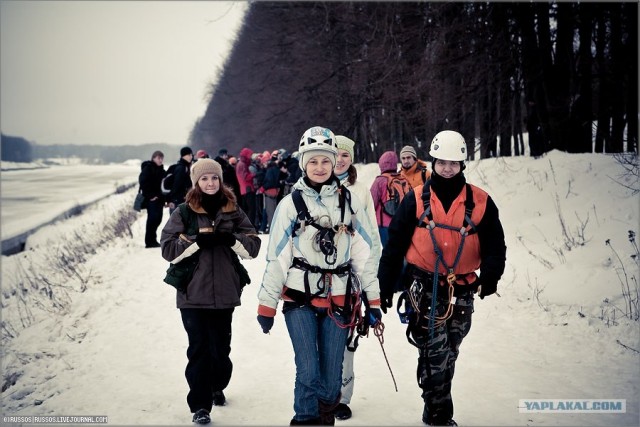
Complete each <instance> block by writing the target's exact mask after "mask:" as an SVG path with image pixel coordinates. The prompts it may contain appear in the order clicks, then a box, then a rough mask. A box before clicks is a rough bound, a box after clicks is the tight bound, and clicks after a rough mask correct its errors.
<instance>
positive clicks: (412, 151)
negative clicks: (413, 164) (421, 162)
mask: <svg viewBox="0 0 640 427" xmlns="http://www.w3.org/2000/svg"><path fill="white" fill-rule="evenodd" d="M405 153H406V154H411V155H412V156H413V157H415V158H416V159H417V158H418V154H417V153H416V149H415V148H413V147H412V146H410V145H405V146H404V147H402V150H400V157H402V155H403V154H405Z"/></svg>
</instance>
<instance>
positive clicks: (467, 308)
mask: <svg viewBox="0 0 640 427" xmlns="http://www.w3.org/2000/svg"><path fill="white" fill-rule="evenodd" d="M447 304H448V303H447V302H446V301H442V300H440V301H438V305H437V308H436V312H437V314H438V315H442V314H444V311H445V310H446V305H447ZM472 313H473V294H468V295H465V296H464V297H460V298H458V300H457V302H456V305H454V307H453V314H452V315H451V317H450V318H449V319H448V320H447V321H446V322H445V323H443V324H442V325H440V326H437V327H436V328H435V330H434V331H433V337H431V334H430V331H429V330H425V332H424V333H425V334H426V339H427V342H426V345H425V346H423V347H422V348H420V349H419V356H418V372H417V373H418V385H419V386H420V388H422V398H423V399H424V405H425V410H424V414H423V415H424V416H423V418H426V419H427V420H428V422H430V423H432V424H433V425H446V422H447V421H448V420H450V419H452V418H453V401H452V399H451V381H452V380H453V374H454V372H455V365H456V360H457V359H458V354H459V348H460V344H461V343H462V340H463V339H464V337H465V336H467V334H468V333H469V330H470V329H471V314H472Z"/></svg>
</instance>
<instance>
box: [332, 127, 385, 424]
mask: <svg viewBox="0 0 640 427" xmlns="http://www.w3.org/2000/svg"><path fill="white" fill-rule="evenodd" d="M336 140H337V142H338V157H337V161H336V167H335V169H334V170H333V173H334V174H335V175H336V176H337V177H338V179H339V180H340V183H341V184H342V185H344V186H345V187H348V188H349V191H350V192H351V197H357V198H358V199H359V200H360V202H361V204H362V205H363V206H364V211H365V214H366V215H368V216H369V219H370V221H371V223H372V224H376V209H375V207H374V206H373V198H372V197H371V191H370V190H369V187H368V186H367V185H366V184H364V183H362V182H361V181H358V172H357V171H356V168H355V166H353V159H354V157H355V156H354V154H355V152H354V146H355V142H354V141H353V140H352V139H350V138H347V137H346V136H343V135H336ZM374 230H375V232H374V233H372V234H373V238H374V239H373V240H374V243H375V249H374V252H375V253H376V254H378V258H379V255H380V252H381V251H382V248H381V244H380V235H379V233H378V230H377V229H374ZM376 268H377V263H376ZM353 332H354V331H353V330H351V334H350V336H349V338H348V339H347V346H346V347H345V350H344V361H343V362H342V389H341V390H340V396H341V397H340V403H339V404H338V406H337V407H336V410H335V412H334V415H335V417H336V418H337V419H339V420H348V419H349V418H351V415H352V413H351V408H349V403H351V396H352V395H353V387H354V381H355V376H354V374H353V358H354V356H355V351H356V348H357V345H358V344H357V342H358V341H357V335H355V334H354V333H353Z"/></svg>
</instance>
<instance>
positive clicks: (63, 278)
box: [2, 151, 640, 426]
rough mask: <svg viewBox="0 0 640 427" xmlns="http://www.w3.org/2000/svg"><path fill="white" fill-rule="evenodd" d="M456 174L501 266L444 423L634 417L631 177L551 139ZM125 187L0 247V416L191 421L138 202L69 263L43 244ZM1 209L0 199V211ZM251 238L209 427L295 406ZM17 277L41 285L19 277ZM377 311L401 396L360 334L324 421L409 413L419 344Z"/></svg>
mask: <svg viewBox="0 0 640 427" xmlns="http://www.w3.org/2000/svg"><path fill="white" fill-rule="evenodd" d="M11 173H17V172H11ZM11 173H9V174H11ZM359 173H360V179H361V180H363V181H364V182H366V183H370V182H371V181H372V180H373V178H374V177H375V175H376V174H377V173H378V168H377V165H375V164H371V165H366V166H359ZM9 174H7V175H5V173H3V175H2V179H3V181H4V179H5V176H8V175H9ZM465 174H466V176H467V179H468V181H469V182H471V183H473V184H476V185H479V186H480V187H482V188H484V189H485V190H487V191H488V192H489V194H491V196H492V197H493V198H494V200H495V202H496V204H497V206H498V208H499V209H500V215H501V219H502V222H503V226H504V229H505V234H506V238H507V268H506V272H505V275H504V276H503V278H502V280H501V281H500V283H499V286H498V293H499V294H500V296H496V295H494V296H490V297H488V298H485V299H484V300H480V299H477V300H476V306H475V314H474V317H473V326H472V328H471V332H470V333H469V335H468V337H467V338H466V339H465V341H464V342H463V344H462V346H461V352H460V357H459V359H458V363H457V365H456V376H455V378H454V381H453V399H454V404H455V419H456V421H457V422H458V423H459V424H460V425H462V426H465V425H466V426H485V425H496V426H506V425H514V426H574V425H576V426H577V425H579V426H638V425H640V418H639V402H640V363H639V362H640V353H638V351H639V350H640V328H639V325H640V323H639V322H638V321H637V316H638V300H637V298H638V276H639V272H638V257H637V255H638V249H637V246H636V245H637V238H636V237H635V235H634V236H633V238H632V239H631V240H632V241H633V243H632V242H631V241H630V238H629V232H630V231H631V232H633V233H637V232H638V226H639V221H638V219H639V205H638V197H637V194H634V192H633V191H632V190H631V189H630V188H629V187H631V188H633V189H636V190H637V189H638V188H639V183H638V181H637V177H631V176H628V175H625V174H624V169H623V167H622V166H621V165H620V164H619V163H618V162H616V160H615V159H614V158H613V157H612V156H606V155H595V154H574V155H571V154H565V153H560V152H557V151H553V152H551V153H549V154H548V155H546V156H545V157H543V158H541V159H537V160H536V159H532V158H501V159H489V160H482V161H477V162H470V163H469V165H468V167H467V170H466V171H465ZM96 178H97V177H96ZM88 179H90V177H89V178H88ZM621 184H624V185H621ZM625 186H626V187H625ZM69 190H70V191H72V193H73V189H69ZM72 193H70V194H69V195H68V196H67V197H66V198H65V199H67V198H71V197H72V195H71V194H72ZM134 195H135V190H134V189H131V190H129V191H128V192H126V193H123V194H118V195H114V196H112V197H109V198H107V199H105V200H103V201H101V202H99V203H97V204H96V206H95V207H93V208H89V209H86V210H85V211H84V212H83V214H82V215H81V216H78V217H74V218H70V219H68V220H65V221H64V222H62V223H60V224H58V225H57V226H56V227H45V228H43V229H41V230H40V231H38V232H37V233H35V234H34V235H32V236H31V237H30V238H29V241H28V242H27V247H28V250H27V251H25V252H24V253H21V254H17V255H13V256H10V257H2V318H3V323H2V325H3V335H2V337H3V342H2V344H3V346H2V352H3V355H2V363H3V366H2V368H3V369H2V372H3V393H2V414H3V416H5V417H7V416H36V415H39V416H42V415H58V416H63V415H93V416H99V415H103V416H107V417H108V424H109V425H191V424H192V423H191V414H190V413H189V409H188V406H187V404H186V401H185V397H186V393H187V384H186V380H185V379H184V368H185V366H186V354H185V353H186V348H187V336H186V333H185V332H184V330H183V328H182V324H181V321H180V314H179V311H178V310H177V309H176V308H175V291H174V290H173V288H171V287H169V286H168V285H166V284H164V283H163V282H162V278H163V277H164V273H165V270H166V268H167V262H166V261H164V260H163V259H162V257H161V256H160V250H159V249H144V225H145V219H146V215H145V214H144V213H140V214H136V215H137V217H136V218H134V221H133V223H132V226H131V230H130V234H125V235H124V236H122V237H119V238H114V239H112V240H111V241H108V242H107V243H106V244H103V245H100V246H97V247H96V248H95V254H91V255H89V256H87V257H86V259H83V260H82V261H81V262H79V263H78V264H77V266H76V267H75V268H73V269H71V271H70V272H68V273H65V272H61V271H58V270H53V267H50V266H49V264H51V261H50V260H49V259H48V258H47V256H50V255H47V254H51V252H52V251H56V250H57V251H59V252H60V253H64V251H63V250H62V249H61V247H67V246H69V245H70V244H71V243H68V240H66V239H68V236H69V234H70V233H72V232H74V231H77V230H84V229H90V228H91V227H93V226H94V225H95V224H102V223H106V222H108V221H109V218H112V217H114V216H117V215H121V214H122V213H123V212H130V206H131V204H132V202H133V198H134ZM3 197H4V195H3ZM109 212H112V214H109ZM15 214H16V212H15V211H14V206H13V205H11V204H5V203H4V201H3V204H2V215H3V218H4V216H5V215H8V216H11V215H15ZM105 215H108V216H105ZM167 215H168V211H165V217H164V220H166V219H167ZM261 238H262V239H263V245H262V250H261V253H260V255H259V256H258V258H256V259H255V260H250V261H244V265H245V266H246V267H247V269H248V270H249V272H250V275H251V278H252V283H251V284H250V285H249V286H248V287H247V288H246V289H245V292H244V294H243V296H242V301H243V304H242V306H240V307H238V308H237V309H236V311H235V315H234V324H233V325H234V326H233V339H232V353H231V358H232V360H233V362H234V374H233V378H232V380H231V383H230V385H229V387H228V388H227V389H226V390H225V393H226V395H227V399H228V403H227V405H226V406H224V407H221V408H218V407H214V409H213V412H212V419H213V425H220V426H223V425H253V426H258V425H288V423H289V421H290V419H291V417H292V416H293V408H292V404H293V383H294V374H295V369H294V363H293V351H292V348H291V343H290V340H289V337H288V334H287V331H286V326H285V324H284V319H283V316H282V313H280V312H279V313H278V315H277V316H276V319H275V325H274V327H273V329H272V331H271V334H270V335H264V334H263V333H262V331H261V329H260V327H259V325H258V323H257V322H256V319H255V317H256V310H257V299H256V293H257V291H258V287H259V284H260V281H261V279H262V274H263V271H264V267H265V260H264V252H265V250H266V247H267V241H268V236H262V237H261ZM606 242H608V243H609V244H606ZM86 244H90V243H85V245H86ZM29 271H31V272H32V273H33V272H34V271H37V272H40V273H41V276H43V277H48V279H47V280H48V281H49V282H51V283H49V286H48V287H46V286H41V287H38V284H37V283H36V284H34V283H31V287H29V286H28V281H27V280H26V279H25V277H27V276H28V274H29ZM56 283H59V284H58V285H56ZM54 285H56V286H54ZM627 285H628V287H629V288H628V289H629V291H630V296H629V297H624V296H623V289H624V292H626V291H627ZM56 293H57V294H56ZM629 317H634V318H635V320H631V319H629ZM383 321H384V323H385V326H386V328H385V333H384V349H385V351H386V354H387V356H388V359H389V363H390V366H391V368H392V370H393V374H394V375H395V378H396V381H397V383H398V392H396V391H395V390H394V387H393V382H392V379H391V375H390V373H389V370H388V368H387V365H386V363H385V360H384V357H383V354H382V351H381V348H380V344H379V343H378V341H377V339H376V338H375V337H374V336H373V335H372V336H370V337H369V338H368V339H363V340H361V341H360V343H361V344H360V347H359V349H358V351H357V353H356V358H355V359H356V360H355V375H356V383H355V392H354V396H353V399H352V402H351V408H352V409H353V413H354V416H353V418H351V419H350V420H347V421H336V425H338V426H342V425H344V426H404V425H406V426H420V425H422V422H421V419H420V417H421V414H422V401H421V398H420V389H419V388H418V386H417V384H416V362H417V352H416V350H415V348H414V347H412V346H411V345H410V344H409V343H408V342H407V341H406V338H405V329H404V326H403V325H402V324H401V323H400V322H399V320H398V316H397V314H396V313H395V312H389V314H388V315H386V316H384V318H383ZM520 399H545V400H548V399H564V400H576V399H577V400H585V399H599V400H614V399H624V400H626V412H624V413H615V414H602V413H521V412H520V410H519V408H518V405H519V400H520Z"/></svg>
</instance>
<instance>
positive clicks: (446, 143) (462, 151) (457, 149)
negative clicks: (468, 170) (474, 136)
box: [429, 130, 467, 162]
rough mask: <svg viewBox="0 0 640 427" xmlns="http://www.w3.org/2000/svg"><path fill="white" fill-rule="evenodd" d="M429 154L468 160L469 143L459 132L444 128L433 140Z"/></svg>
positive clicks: (441, 158)
mask: <svg viewBox="0 0 640 427" xmlns="http://www.w3.org/2000/svg"><path fill="white" fill-rule="evenodd" d="M429 155H430V156H431V157H433V158H434V159H440V160H450V161H456V162H463V161H465V160H467V144H466V143H465V142H464V138H463V137H462V135H460V134H459V133H458V132H456V131H453V130H443V131H442V132H439V133H438V134H437V135H436V136H435V137H434V138H433V140H432V141H431V149H430V150H429Z"/></svg>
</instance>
